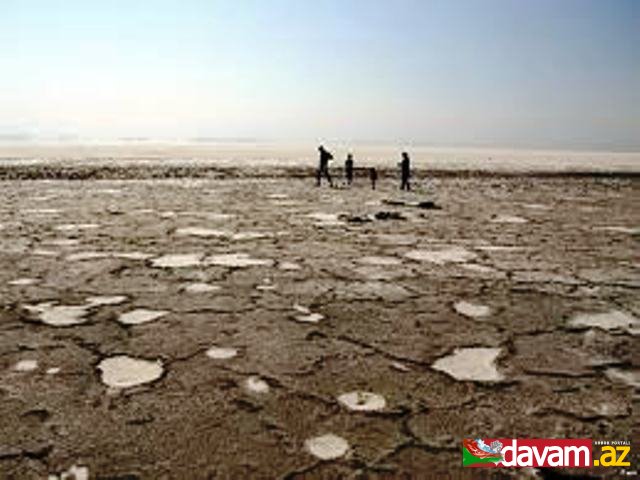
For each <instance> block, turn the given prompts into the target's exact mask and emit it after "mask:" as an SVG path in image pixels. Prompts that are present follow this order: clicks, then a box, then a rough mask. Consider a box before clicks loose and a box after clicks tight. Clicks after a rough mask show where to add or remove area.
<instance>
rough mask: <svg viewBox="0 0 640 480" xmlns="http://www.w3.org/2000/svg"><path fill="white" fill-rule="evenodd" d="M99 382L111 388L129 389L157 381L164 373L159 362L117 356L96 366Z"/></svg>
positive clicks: (106, 359)
mask: <svg viewBox="0 0 640 480" xmlns="http://www.w3.org/2000/svg"><path fill="white" fill-rule="evenodd" d="M97 368H98V370H100V372H101V381H102V383H104V384H105V385H107V386H108V387H112V388H130V387H135V386H138V385H143V384H145V383H151V382H154V381H155V380H157V379H159V378H160V377H161V376H162V374H163V373H164V367H163V365H162V362H161V361H160V360H144V359H139V358H133V357H129V356H127V355H117V356H115V357H109V358H105V359H104V360H102V361H101V362H100V363H99V364H98V367H97Z"/></svg>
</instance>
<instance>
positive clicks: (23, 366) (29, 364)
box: [13, 360, 38, 372]
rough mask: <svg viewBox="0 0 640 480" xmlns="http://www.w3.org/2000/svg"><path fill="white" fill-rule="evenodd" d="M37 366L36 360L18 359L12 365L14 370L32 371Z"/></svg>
mask: <svg viewBox="0 0 640 480" xmlns="http://www.w3.org/2000/svg"><path fill="white" fill-rule="evenodd" d="M36 368H38V361H37V360H20V361H19V362H17V363H16V364H15V365H14V366H13V370H15V371H16V372H33V371H34V370H35V369H36Z"/></svg>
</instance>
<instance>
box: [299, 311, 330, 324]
mask: <svg viewBox="0 0 640 480" xmlns="http://www.w3.org/2000/svg"><path fill="white" fill-rule="evenodd" d="M294 318H295V319H296V322H300V323H318V322H320V321H321V320H322V319H324V315H322V314H320V313H310V314H308V315H297V316H296V317H294Z"/></svg>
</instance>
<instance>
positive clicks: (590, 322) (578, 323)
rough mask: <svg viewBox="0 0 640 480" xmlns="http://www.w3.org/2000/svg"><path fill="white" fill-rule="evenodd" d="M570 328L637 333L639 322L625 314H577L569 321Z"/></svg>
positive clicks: (611, 311)
mask: <svg viewBox="0 0 640 480" xmlns="http://www.w3.org/2000/svg"><path fill="white" fill-rule="evenodd" d="M569 326H571V327H589V328H592V327H595V328H601V329H603V330H626V331H627V332H629V333H632V334H635V333H637V329H638V328H639V327H640V321H639V320H638V319H637V318H635V317H633V316H632V315H629V314H628V313H626V312H621V311H619V310H610V311H609V312H604V313H579V314H577V315H574V316H573V317H572V318H571V319H570V320H569Z"/></svg>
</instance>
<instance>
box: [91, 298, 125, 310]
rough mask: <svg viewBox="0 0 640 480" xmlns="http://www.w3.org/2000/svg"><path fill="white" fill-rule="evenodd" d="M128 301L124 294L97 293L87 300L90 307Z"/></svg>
mask: <svg viewBox="0 0 640 480" xmlns="http://www.w3.org/2000/svg"><path fill="white" fill-rule="evenodd" d="M126 301H127V297H125V296H124V295H111V296H107V295H97V296H94V297H88V298H86V299H85V302H87V304H88V305H89V306H90V307H101V306H103V305H119V304H121V303H124V302H126Z"/></svg>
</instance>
